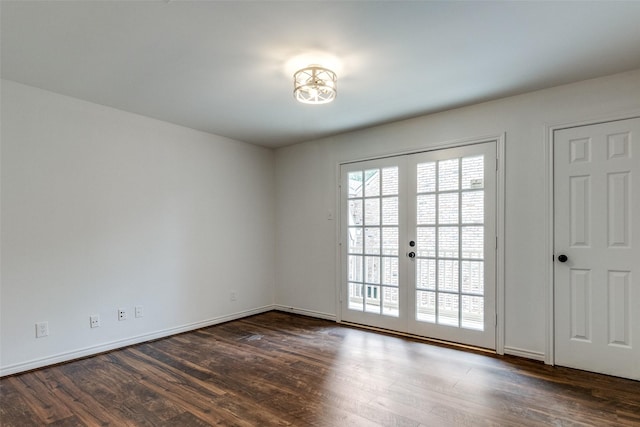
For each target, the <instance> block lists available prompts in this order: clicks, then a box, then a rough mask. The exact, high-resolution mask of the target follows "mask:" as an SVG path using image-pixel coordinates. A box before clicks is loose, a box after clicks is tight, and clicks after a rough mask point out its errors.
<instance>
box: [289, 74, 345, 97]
mask: <svg viewBox="0 0 640 427" xmlns="http://www.w3.org/2000/svg"><path fill="white" fill-rule="evenodd" d="M337 80H338V78H337V76H336V73H334V72H333V71H331V70H328V69H326V68H322V67H320V66H317V65H309V66H308V67H306V68H303V69H301V70H298V71H296V72H295V73H294V74H293V96H294V97H295V98H296V99H297V100H298V101H300V102H302V103H303V104H326V103H328V102H331V101H333V100H334V99H335V97H336V94H337Z"/></svg>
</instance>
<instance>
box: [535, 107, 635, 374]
mask: <svg viewBox="0 0 640 427" xmlns="http://www.w3.org/2000/svg"><path fill="white" fill-rule="evenodd" d="M636 118H640V109H636V110H631V111H627V112H624V113H618V114H613V115H608V116H602V117H596V118H592V119H587V120H579V121H573V122H561V123H556V124H546V125H545V127H544V134H545V144H544V151H545V153H544V158H545V181H546V183H545V193H546V195H545V198H546V212H545V229H546V233H545V235H546V237H545V257H546V259H547V262H546V264H545V266H546V267H545V268H546V271H545V277H546V278H547V286H546V287H545V311H546V317H545V330H546V342H545V352H544V363H545V364H547V365H555V316H554V305H555V299H554V291H555V274H554V241H555V240H554V238H555V235H554V228H555V220H554V203H553V198H554V187H555V178H554V175H553V161H554V157H553V152H554V142H555V133H556V132H557V131H561V130H564V129H570V128H575V127H582V126H592V125H597V124H602V123H609V122H616V121H620V120H628V119H636Z"/></svg>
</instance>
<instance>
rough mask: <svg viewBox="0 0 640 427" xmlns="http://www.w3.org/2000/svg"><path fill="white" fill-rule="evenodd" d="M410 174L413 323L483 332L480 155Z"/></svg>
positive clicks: (423, 166) (428, 165)
mask: <svg viewBox="0 0 640 427" xmlns="http://www.w3.org/2000/svg"><path fill="white" fill-rule="evenodd" d="M416 172H417V174H416V176H417V182H416V185H417V187H416V188H417V194H416V197H417V203H416V206H417V208H416V209H417V212H416V240H417V251H416V252H417V256H416V258H415V263H416V265H415V268H416V320H418V321H421V322H428V323H437V324H441V325H447V326H454V327H462V328H466V329H476V330H483V329H484V156H472V157H462V158H454V159H447V160H439V161H432V162H426V163H420V164H418V165H417V171H416Z"/></svg>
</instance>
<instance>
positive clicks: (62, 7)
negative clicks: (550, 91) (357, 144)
mask: <svg viewBox="0 0 640 427" xmlns="http://www.w3.org/2000/svg"><path fill="white" fill-rule="evenodd" d="M0 7H1V10H0V14H1V25H2V26H1V49H2V57H1V71H2V77H3V78H5V79H9V80H14V81H17V82H21V83H25V84H28V85H32V86H36V87H40V88H43V89H47V90H51V91H53V92H58V93H61V94H65V95H70V96H73V97H76V98H80V99H84V100H88V101H92V102H95V103H98V104H103V105H108V106H111V107H115V108H119V109H122V110H126V111H130V112H134V113H139V114H142V115H145V116H149V117H154V118H158V119H161V120H165V121H168V122H172V123H176V124H180V125H183V126H188V127H191V128H194V129H199V130H202V131H206V132H210V133H214V134H218V135H224V136H227V137H230V138H234V139H238V140H241V141H246V142H249V143H253V144H258V145H263V146H269V147H277V146H282V145H287V144H292V143H295V142H300V141H304V140H309V139H315V138H318V137H322V136H327V135H332V134H336V133H340V132H345V131H349V130H353V129H358V128H363V127H367V126H372V125H375V124H380V123H385V122H389V121H394V120H398V119H403V118H409V117H414V116H418V115H422V114H425V113H432V112H436V111H442V110H446V109H450V108H453V107H458V106H462V105H468V104H472V103H476V102H479V101H485V100H490V99H495V98H500V97H504V96H507V95H513V94H517V93H523V92H527V91H531V90H535V89H540V88H545V87H551V86H556V85H559V84H564V83H568V82H573V81H578V80H584V79H588V78H592V77H597V76H602V75H608V74H613V73H617V72H621V71H626V70H631V69H635V68H640V1H627V2H609V1H602V2H579V1H571V2H550V1H546V2H522V1H519V2H493V1H483V2H479V1H471V2H447V1H442V2H435V1H429V2H420V1H412V2H404V1H389V2H383V1H320V2H315V1H292V2H286V1H228V2H224V1H179V0H174V1H167V0H164V1H90V0H86V1H43V2H35V1H2V3H1V4H0ZM312 62H313V63H318V62H320V63H321V65H325V66H329V67H332V68H333V69H334V70H335V71H337V72H338V97H337V99H336V100H335V101H334V102H333V103H332V104H328V105H320V106H310V105H302V104H299V103H297V102H296V101H295V100H294V99H293V96H292V77H291V75H292V72H293V71H294V70H295V68H296V66H298V67H302V66H305V65H308V64H309V63H312Z"/></svg>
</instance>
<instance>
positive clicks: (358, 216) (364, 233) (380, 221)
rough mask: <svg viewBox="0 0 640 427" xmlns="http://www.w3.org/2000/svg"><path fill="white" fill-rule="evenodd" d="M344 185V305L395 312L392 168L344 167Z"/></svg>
mask: <svg viewBox="0 0 640 427" xmlns="http://www.w3.org/2000/svg"><path fill="white" fill-rule="evenodd" d="M348 185H349V189H348V204H349V210H348V230H349V231H348V240H349V241H348V247H347V253H348V281H349V296H348V298H349V302H348V308H349V309H350V310H356V311H362V312H367V313H374V314H381V315H386V316H392V317H398V316H399V314H400V313H399V294H398V285H399V282H398V280H399V277H398V276H399V259H398V256H399V215H398V209H399V204H398V203H399V186H398V167H386V168H384V167H383V168H373V169H366V170H360V171H353V172H349V175H348Z"/></svg>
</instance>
